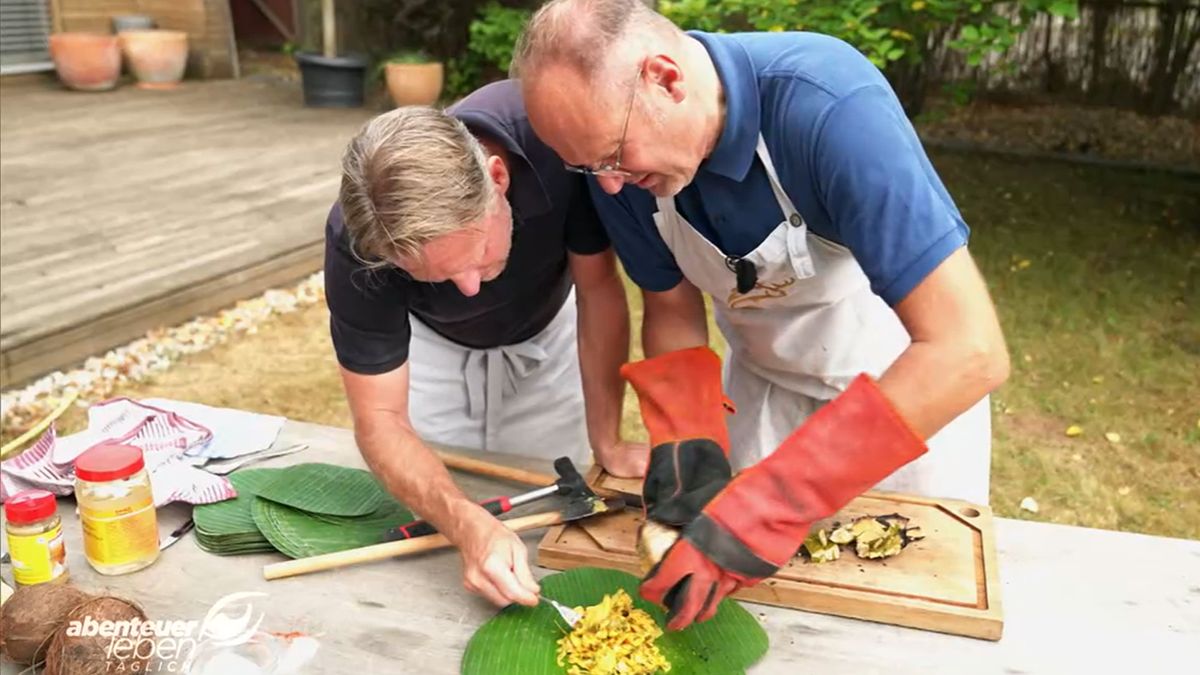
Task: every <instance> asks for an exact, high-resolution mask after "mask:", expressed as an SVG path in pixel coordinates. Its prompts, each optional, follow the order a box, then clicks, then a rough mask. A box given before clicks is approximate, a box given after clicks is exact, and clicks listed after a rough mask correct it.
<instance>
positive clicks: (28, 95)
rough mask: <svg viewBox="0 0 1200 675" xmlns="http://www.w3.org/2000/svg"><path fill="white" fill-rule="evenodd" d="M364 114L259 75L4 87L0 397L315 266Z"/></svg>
mask: <svg viewBox="0 0 1200 675" xmlns="http://www.w3.org/2000/svg"><path fill="white" fill-rule="evenodd" d="M370 114H371V111H369V110H366V109H358V110H320V109H310V108H305V107H303V105H302V104H301V95H300V91H299V88H298V86H296V85H285V84H281V83H276V82H273V81H267V80H246V79H243V80H221V81H188V82H186V83H185V84H184V86H182V87H181V88H179V89H177V90H175V91H169V92H161V91H154V92H152V91H142V90H139V89H136V88H134V87H132V86H128V85H126V86H123V87H121V88H119V89H117V90H115V91H111V92H104V93H94V94H86V93H77V92H70V91H66V90H64V89H62V88H61V87H59V86H58V85H57V84H56V83H54V81H53V80H51V79H49V78H25V79H20V80H17V81H9V82H6V81H5V80H0V188H2V189H0V192H2V194H0V387H9V386H12V385H15V384H19V383H21V382H24V381H27V380H29V379H31V378H33V377H36V376H38V375H40V374H44V373H46V372H49V371H52V370H56V369H62V368H66V367H69V366H72V365H73V364H76V363H79V362H82V361H83V360H84V359H85V358H87V357H89V356H92V355H97V354H102V353H103V352H104V351H106V350H107V349H110V348H112V347H114V346H116V345H120V344H124V343H125V342H128V341H129V340H132V339H134V338H136V337H138V336H140V335H141V334H143V333H145V331H147V330H149V329H151V328H154V327H156V326H162V325H174V324H177V323H180V322H183V321H186V320H188V319H190V318H191V317H194V316H196V315H198V314H204V313H209V312H212V311H214V310H216V309H218V308H221V307H224V306H228V305H230V304H232V303H234V302H235V301H237V300H239V299H242V298H246V297H251V296H253V295H256V294H258V293H259V292H261V291H263V290H265V289H267V288H269V287H272V286H277V285H281V284H285V283H288V282H292V281H295V280H297V279H299V278H302V277H304V276H306V275H308V274H311V273H312V272H315V271H317V270H318V269H320V267H321V260H322V239H323V227H324V222H325V214H326V212H327V211H328V208H329V206H330V204H331V203H332V201H333V200H334V199H335V198H336V195H337V186H338V181H339V167H338V163H339V160H340V158H341V153H342V149H343V148H344V147H345V144H346V142H347V141H348V140H349V138H350V136H351V135H353V133H354V132H355V130H356V129H357V128H358V126H359V125H360V124H361V123H362V122H363V121H365V120H366V119H367V118H368V117H369V116H370Z"/></svg>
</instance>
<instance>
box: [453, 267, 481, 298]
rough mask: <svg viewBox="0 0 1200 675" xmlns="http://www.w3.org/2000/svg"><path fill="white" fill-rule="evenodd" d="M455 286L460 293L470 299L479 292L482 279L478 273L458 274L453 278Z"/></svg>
mask: <svg viewBox="0 0 1200 675" xmlns="http://www.w3.org/2000/svg"><path fill="white" fill-rule="evenodd" d="M451 281H453V282H454V285H455V286H458V291H459V292H460V293H462V294H463V295H465V296H467V297H468V298H470V297H472V296H474V295H475V294H476V293H478V292H479V284H480V281H481V278H480V276H479V272H478V271H471V272H463V273H462V274H456V275H455V276H454V277H452V278H451Z"/></svg>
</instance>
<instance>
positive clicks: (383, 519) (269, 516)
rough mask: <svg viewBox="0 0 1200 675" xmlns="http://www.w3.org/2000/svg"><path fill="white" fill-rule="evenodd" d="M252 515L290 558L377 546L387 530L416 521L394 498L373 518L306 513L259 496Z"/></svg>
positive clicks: (375, 512) (268, 536)
mask: <svg viewBox="0 0 1200 675" xmlns="http://www.w3.org/2000/svg"><path fill="white" fill-rule="evenodd" d="M251 513H252V515H253V517H254V524H255V525H257V526H258V529H259V531H261V532H262V533H263V536H265V537H266V538H267V541H269V542H271V545H272V546H274V547H275V549H276V550H278V551H279V552H280V553H282V554H284V555H286V556H288V557H289V558H307V557H309V556H314V555H321V554H323V553H333V552H334V551H343V550H346V549H349V548H358V547H360V546H370V545H371V544H378V543H380V542H382V541H383V535H384V533H385V532H386V531H387V530H388V529H390V528H392V527H395V526H396V525H402V524H404V523H407V522H409V521H411V520H413V515H412V512H410V511H409V510H408V509H406V508H405V507H404V505H403V504H400V503H399V502H397V501H395V500H392V499H389V500H387V501H385V502H383V503H381V504H380V506H379V508H378V509H376V510H375V511H374V512H373V513H371V514H370V515H366V516H358V517H347V516H331V515H328V514H317V513H306V512H304V511H300V510H298V509H294V508H291V507H289V506H284V505H283V504H279V503H277V502H273V501H270V500H268V499H264V498H262V497H257V498H255V500H254V505H253V507H252V508H251Z"/></svg>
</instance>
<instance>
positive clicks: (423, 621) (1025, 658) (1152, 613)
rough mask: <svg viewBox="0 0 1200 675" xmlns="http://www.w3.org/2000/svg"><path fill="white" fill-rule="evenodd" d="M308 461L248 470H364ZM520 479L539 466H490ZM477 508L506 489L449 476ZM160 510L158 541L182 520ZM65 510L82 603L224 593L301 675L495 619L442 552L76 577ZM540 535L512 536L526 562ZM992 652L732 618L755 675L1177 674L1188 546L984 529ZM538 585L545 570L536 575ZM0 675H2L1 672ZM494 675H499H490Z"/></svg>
mask: <svg viewBox="0 0 1200 675" xmlns="http://www.w3.org/2000/svg"><path fill="white" fill-rule="evenodd" d="M300 441H302V442H305V443H308V444H309V445H310V448H309V450H307V451H305V452H302V453H299V454H297V455H291V456H288V457H283V458H280V459H277V460H270V461H268V462H264V463H263V464H262V465H261V466H282V465H286V464H292V463H300V462H311V461H324V462H331V463H338V464H342V465H346V466H355V467H363V466H364V465H363V462H362V460H361V458H360V456H359V454H358V452H357V450H356V449H355V446H354V440H353V437H352V435H351V433H350V432H349V431H347V430H344V429H335V428H331V427H323V426H316V425H311V424H302V423H295V422H288V423H287V425H286V426H285V427H284V430H283V433H282V434H281V435H280V438H279V440H278V442H277V445H279V446H283V445H288V444H291V443H295V442H300ZM492 459H498V460H499V461H505V462H506V463H510V464H513V465H517V466H523V467H524V468H531V469H533V468H536V469H540V470H543V471H547V472H549V471H551V468H550V467H549V465H548V463H541V462H533V461H530V460H520V459H518V458H513V457H506V456H496V455H493V456H492ZM458 478H460V484H461V485H463V487H464V489H465V490H466V491H467V492H469V493H471V494H474V495H475V496H477V497H481V498H482V497H484V496H490V495H496V494H506V493H511V492H514V491H519V488H514V487H512V486H504V485H502V484H500V483H492V482H490V481H486V480H483V479H479V478H477V477H471V476H466V475H460V476H458ZM179 506H181V505H173V506H168V507H166V508H164V509H162V510H161V512H160V513H161V515H160V521H161V523H160V524H161V526H162V529H164V530H167V529H169V528H170V527H172V526H173V525H174V524H176V523H178V522H182V520H183V519H185V518H186V516H187V511H186V509H182V508H179ZM70 511H71V502H70V501H69V500H64V501H62V502H61V503H60V512H61V513H62V515H63V519H64V523H65V525H64V528H65V531H66V533H67V546H68V554H69V558H70V570H71V573H72V575H73V577H74V579H75V582H76V583H77V584H78V585H79V586H80V587H82V588H84V589H85V590H90V591H98V590H100V589H101V588H107V589H110V590H111V591H112V592H114V593H118V594H122V595H125V596H126V597H131V598H134V599H137V600H138V601H140V602H141V603H142V604H143V605H144V607H145V609H146V611H147V613H148V614H149V616H150V617H151V618H153V619H191V620H202V619H203V618H204V616H205V614H206V613H207V612H208V610H209V608H210V607H211V606H212V604H213V603H214V602H215V601H217V600H218V599H220V598H221V597H223V596H225V595H226V594H229V593H233V592H237V591H260V592H265V593H267V594H269V596H268V598H267V599H266V601H265V602H262V603H261V605H258V606H256V608H258V607H261V608H262V609H265V612H266V616H265V620H264V623H263V626H262V627H263V628H264V629H265V630H271V631H293V630H299V631H307V632H309V633H313V634H318V635H319V636H320V637H319V639H320V644H321V646H320V650H319V652H318V654H317V656H316V659H315V660H314V662H313V664H312V668H311V670H309V671H306V672H313V673H354V674H355V675H369V674H372V673H457V672H458V668H459V661H460V659H461V657H462V653H463V650H464V648H465V647H466V644H467V641H468V640H469V639H470V637H471V635H472V634H473V633H474V632H475V630H476V629H477V628H478V627H479V626H480V625H482V624H483V623H484V622H485V621H486V620H487V619H488V618H489V617H490V616H491V615H492V614H493V612H494V611H495V610H494V609H493V608H492V607H491V606H490V605H488V604H487V603H486V602H485V601H484V600H482V599H480V598H477V597H475V596H473V595H471V594H469V593H467V592H466V591H464V590H463V588H462V585H461V581H460V576H459V574H460V567H459V561H458V555H457V553H456V552H454V551H453V550H446V551H441V552H436V553H431V554H427V555H424V556H422V557H417V558H409V559H403V560H396V561H388V562H382V563H374V564H369V565H363V566H359V567H354V568H347V569H342V570H336V571H330V572H322V573H317V574H313V575H308V576H302V577H296V578H291V579H283V580H279V581H272V582H267V581H264V580H263V578H262V566H263V564H265V563H268V562H273V561H277V560H281V559H283V558H282V556H279V555H268V554H264V555H252V556H241V557H232V558H222V557H217V556H213V555H210V554H208V553H205V552H204V551H202V550H200V549H199V548H198V547H197V546H196V543H195V539H194V537H193V536H192V535H188V536H187V537H186V538H185V539H184V540H183V541H180V542H178V543H177V544H175V545H174V546H173V547H171V548H169V549H167V550H166V551H165V552H164V553H163V555H162V557H161V558H160V559H159V561H158V562H157V563H155V564H154V565H153V566H152V567H150V568H147V569H145V570H143V571H141V572H137V573H135V574H131V575H127V576H123V577H102V576H100V575H97V574H95V573H94V572H93V571H92V570H91V568H90V567H88V565H87V562H86V561H85V559H84V557H83V553H82V545H81V542H80V535H79V526H78V521H77V520H76V518H75V516H74V514H73V513H70ZM542 534H543V532H542V531H540V530H539V531H535V532H530V533H526V535H525V537H524V539H525V541H526V542H527V544H528V546H529V548H530V551H531V552H532V551H533V550H534V549H535V548H536V546H537V542H538V540H539V538H540V537H541V535H542ZM996 537H997V545H998V548H999V555H1000V575H1001V579H1002V584H1003V601H1004V611H1005V629H1004V637H1003V639H1001V640H1000V641H999V642H987V641H983V640H976V639H971V638H962V637H955V636H949V635H942V634H938V633H930V632H924V631H919V630H914V629H907V628H898V627H894V626H888V625H882V624H875V623H870V622H865V621H858V620H853V619H842V618H839V617H832V616H825V615H819V614H810V613H805V612H799V611H793V610H785V609H779V608H774V607H768V606H765V605H755V604H749V603H745V607H746V608H747V609H749V610H750V611H751V612H752V613H754V614H755V615H756V616H758V617H759V618H760V619H761V620H762V622H763V625H764V626H765V627H766V629H767V632H768V633H769V634H770V639H771V648H770V650H769V652H768V653H767V656H766V657H765V658H764V659H763V660H762V661H761V662H760V663H759V664H758V665H756V666H755V667H754V668H753V669H752V670H751V671H750V672H751V673H754V674H760V673H787V674H791V673H801V672H807V673H820V674H821V675H834V674H837V673H852V674H854V675H862V674H866V673H886V674H887V675H898V674H900V673H921V674H927V673H972V674H974V673H1053V674H1055V675H1059V674H1063V673H1098V672H1105V673H1108V672H1121V671H1122V670H1124V671H1126V672H1136V673H1163V672H1173V671H1176V670H1180V671H1181V672H1182V671H1186V670H1187V669H1189V668H1191V667H1192V666H1187V664H1188V663H1192V664H1194V663H1195V656H1196V654H1197V646H1198V645H1200V542H1196V541H1190V540H1181V539H1168V538H1163V537H1149V536H1143V535H1138V534H1126V533H1118V532H1108V531H1102V530H1093V529H1085V528H1079V527H1066V526H1059V525H1046V524H1040V523H1031V522H1023V521H1015V520H1007V519H999V520H998V523H997V533H996ZM537 573H538V574H539V575H542V574H548V573H549V571H548V570H541V569H538V570H537ZM4 672H16V669H14V668H13V666H12V665H11V664H5V668H4ZM497 675H504V674H499V673H498V674H497Z"/></svg>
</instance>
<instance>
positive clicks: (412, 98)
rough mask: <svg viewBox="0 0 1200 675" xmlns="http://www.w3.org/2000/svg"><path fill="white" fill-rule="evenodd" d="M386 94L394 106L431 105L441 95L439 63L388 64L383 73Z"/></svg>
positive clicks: (440, 66)
mask: <svg viewBox="0 0 1200 675" xmlns="http://www.w3.org/2000/svg"><path fill="white" fill-rule="evenodd" d="M385 77H386V78H387V88H388V94H390V95H391V97H392V101H393V102H394V103H395V104H396V105H398V106H399V105H432V104H434V103H436V102H437V100H438V97H439V96H441V95H442V84H443V82H444V73H443V70H442V64H440V63H389V64H387V69H386V71H385Z"/></svg>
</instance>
